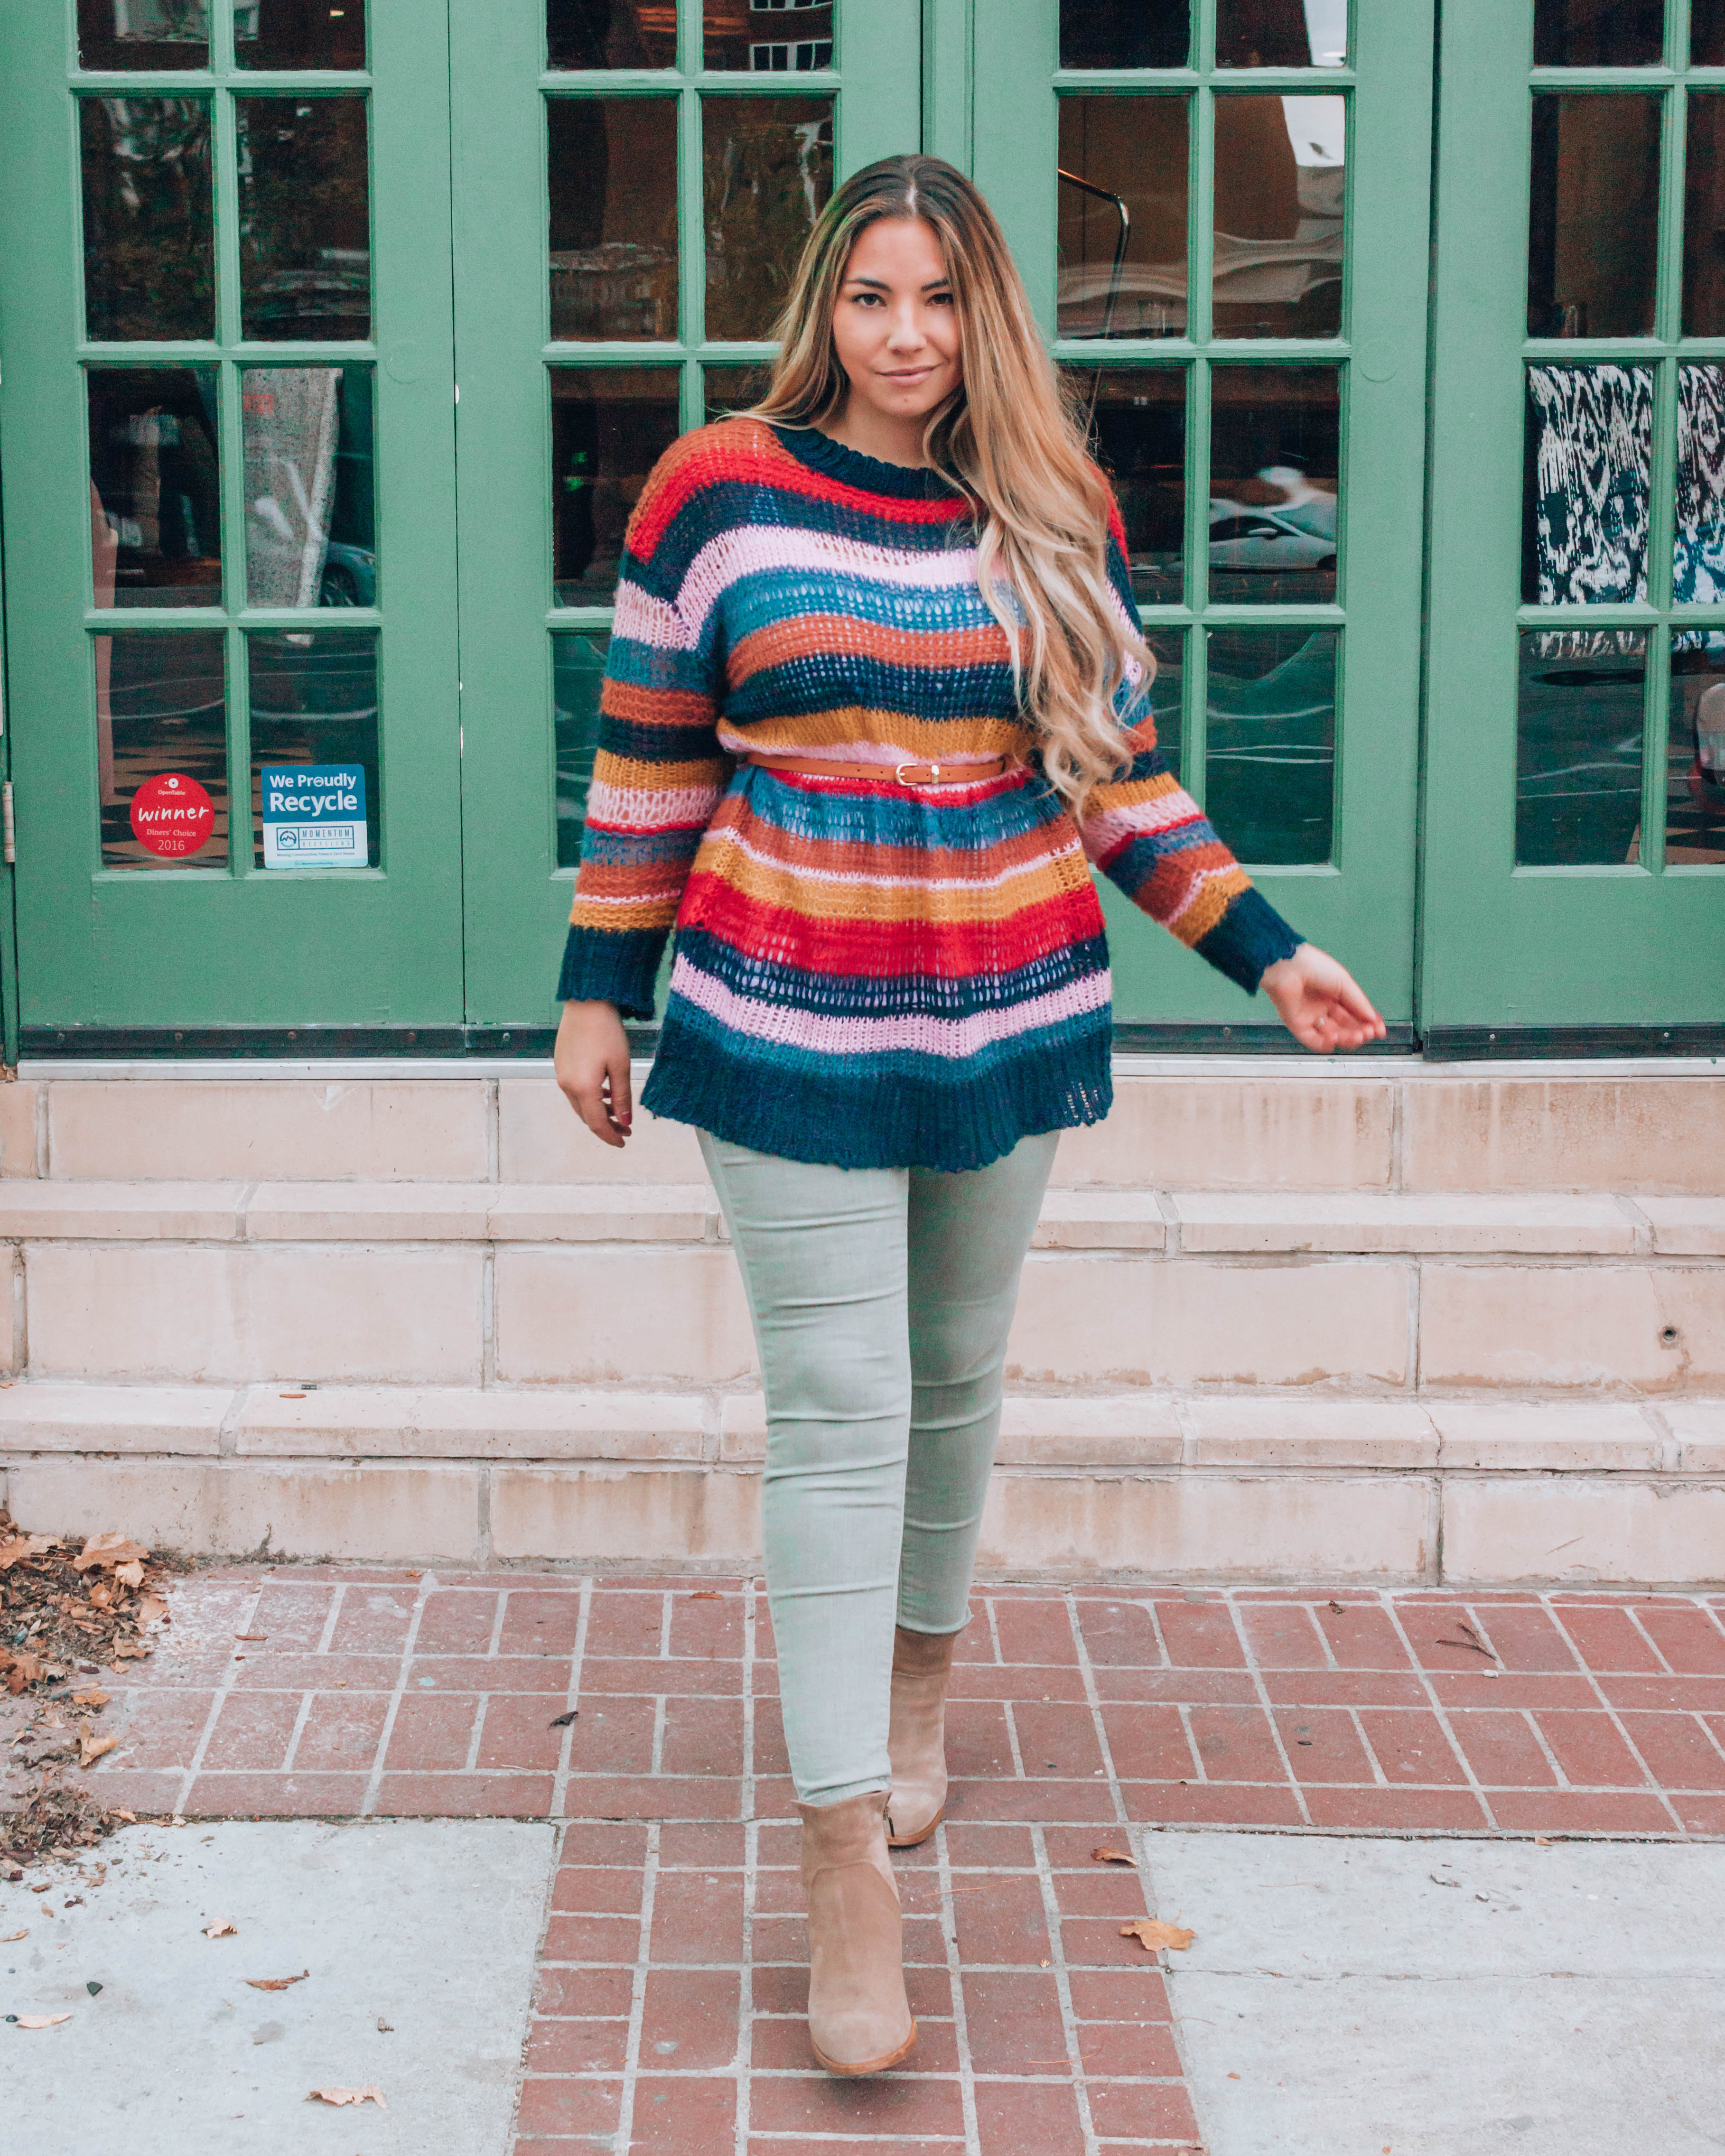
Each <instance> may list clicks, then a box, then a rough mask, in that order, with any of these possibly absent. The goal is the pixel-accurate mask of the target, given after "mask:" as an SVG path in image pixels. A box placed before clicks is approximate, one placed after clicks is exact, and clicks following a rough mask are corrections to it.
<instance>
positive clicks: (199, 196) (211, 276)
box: [78, 97, 216, 343]
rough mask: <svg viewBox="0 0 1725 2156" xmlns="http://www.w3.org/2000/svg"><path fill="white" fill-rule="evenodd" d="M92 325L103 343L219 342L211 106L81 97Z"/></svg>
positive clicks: (88, 325) (194, 101)
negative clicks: (179, 339)
mask: <svg viewBox="0 0 1725 2156" xmlns="http://www.w3.org/2000/svg"><path fill="white" fill-rule="evenodd" d="M78 120H79V136H80V151H81V161H82V165H83V176H84V320H85V329H86V331H87V333H88V335H89V336H90V337H91V338H93V339H94V340H95V341H96V342H98V343H101V342H104V341H107V340H110V339H112V340H114V341H116V342H117V341H121V340H122V339H131V338H136V337H152V338H167V337H213V336H214V335H215V331H216V275H215V225H214V220H213V206H212V202H211V196H210V141H209V100H208V98H203V97H85V98H81V99H80V100H79V108H78Z"/></svg>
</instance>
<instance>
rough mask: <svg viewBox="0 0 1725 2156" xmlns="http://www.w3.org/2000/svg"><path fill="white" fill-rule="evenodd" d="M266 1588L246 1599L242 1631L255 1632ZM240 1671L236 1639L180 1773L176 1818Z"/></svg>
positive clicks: (200, 1768)
mask: <svg viewBox="0 0 1725 2156" xmlns="http://www.w3.org/2000/svg"><path fill="white" fill-rule="evenodd" d="M264 1585H265V1582H264V1581H263V1580H261V1579H260V1580H259V1582H258V1584H257V1585H256V1586H255V1587H254V1589H252V1591H251V1593H250V1594H249V1595H247V1597H246V1599H245V1605H244V1607H245V1614H244V1616H242V1617H241V1619H240V1620H239V1629H240V1630H241V1631H242V1632H249V1631H250V1630H251V1629H252V1623H253V1620H254V1618H255V1617H256V1615H257V1614H258V1604H259V1603H260V1602H261V1601H262V1600H263V1599H264ZM238 1671H239V1655H236V1654H235V1653H234V1642H233V1640H228V1666H227V1667H226V1668H225V1669H224V1670H223V1672H222V1676H221V1679H220V1681H219V1682H218V1684H217V1686H216V1688H215V1690H214V1691H213V1693H212V1694H211V1695H210V1702H209V1712H208V1714H206V1715H205V1717H203V1730H202V1732H200V1734H199V1736H198V1742H197V1743H196V1745H195V1746H194V1747H193V1752H192V1757H191V1758H190V1760H189V1761H188V1762H187V1764H186V1766H185V1768H183V1770H182V1774H181V1778H180V1800H179V1802H178V1803H177V1804H176V1805H175V1806H174V1811H175V1814H176V1815H180V1814H182V1813H183V1812H184V1810H185V1809H186V1799H187V1798H188V1797H189V1796H190V1795H191V1794H192V1784H193V1782H195V1781H196V1780H197V1779H198V1776H199V1774H202V1773H203V1762H204V1757H205V1754H206V1753H208V1750H209V1744H210V1739H211V1738H212V1737H213V1736H214V1735H215V1733H216V1723H217V1721H218V1719H219V1717H220V1715H221V1712H222V1709H223V1707H225V1706H226V1705H227V1703H228V1694H229V1693H230V1692H231V1691H233V1689H234V1678H235V1676H236V1675H237V1674H238Z"/></svg>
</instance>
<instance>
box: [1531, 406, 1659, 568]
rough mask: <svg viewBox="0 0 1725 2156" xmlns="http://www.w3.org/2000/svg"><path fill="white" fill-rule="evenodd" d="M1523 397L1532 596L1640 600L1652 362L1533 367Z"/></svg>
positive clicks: (1644, 556)
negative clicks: (1529, 443)
mask: <svg viewBox="0 0 1725 2156" xmlns="http://www.w3.org/2000/svg"><path fill="white" fill-rule="evenodd" d="M1527 395H1528V398H1529V401H1530V403H1531V405H1532V410H1531V411H1530V413H1529V414H1528V420H1529V423H1530V425H1532V426H1534V427H1537V429H1538V441H1537V444H1536V445H1535V454H1534V460H1533V464H1534V474H1535V477H1534V495H1535V500H1534V519H1535V525H1536V530H1537V535H1538V572H1539V588H1538V603H1539V604H1540V605H1541V606H1563V605H1576V604H1582V605H1586V604H1592V605H1595V606H1601V605H1607V604H1609V603H1612V602H1614V601H1619V602H1620V601H1622V600H1625V599H1645V598H1646V596H1647V491H1648V483H1647V475H1648V465H1649V461H1650V459H1651V452H1652V443H1653V372H1652V370H1651V367H1529V368H1528V370H1527Z"/></svg>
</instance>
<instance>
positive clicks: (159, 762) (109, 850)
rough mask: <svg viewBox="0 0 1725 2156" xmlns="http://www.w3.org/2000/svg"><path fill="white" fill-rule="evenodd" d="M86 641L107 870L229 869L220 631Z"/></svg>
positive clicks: (131, 632)
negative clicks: (91, 649)
mask: <svg viewBox="0 0 1725 2156" xmlns="http://www.w3.org/2000/svg"><path fill="white" fill-rule="evenodd" d="M92 641H93V643H94V644H95V665H96V718H97V736H98V742H99V752H100V772H101V780H100V783H101V803H102V807H101V824H102V865H103V867H104V868H110V869H186V868H194V869H210V868H224V867H226V865H227V862H228V698H227V691H226V685H225V684H226V675H225V668H224V664H223V639H222V634H221V632H220V630H218V629H217V630H209V629H194V630H189V631H187V630H177V631H172V632H170V633H169V634H151V633H150V632H148V631H146V630H138V629H121V630H117V631H116V632H115V633H114V634H112V635H109V636H98V637H96V638H95V639H92ZM140 796H141V797H142V798H139V797H140ZM206 802H208V810H205V808H204V803H206Z"/></svg>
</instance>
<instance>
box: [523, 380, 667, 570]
mask: <svg viewBox="0 0 1725 2156" xmlns="http://www.w3.org/2000/svg"><path fill="white" fill-rule="evenodd" d="M678 383H679V377H678V372H677V369H676V368H675V367H552V370H551V400H552V401H551V442H552V448H551V454H552V502H553V504H554V505H555V506H554V512H553V530H554V539H553V546H554V552H555V558H554V562H553V566H552V574H553V576H554V577H555V578H556V582H557V604H558V605H559V606H609V605H610V603H611V600H612V597H613V594H614V592H615V590H616V588H617V572H618V568H619V564H620V562H621V561H622V558H623V535H624V530H625V528H626V527H627V526H628V523H629V511H631V510H632V509H633V508H634V506H635V501H636V499H637V497H638V496H639V494H640V491H641V489H642V488H643V486H644V485H646V481H647V475H648V473H649V471H651V470H652V469H653V467H654V465H655V463H657V461H658V460H659V459H660V457H661V456H663V455H664V454H665V451H666V450H667V449H669V448H670V445H671V444H672V443H673V442H674V441H675V439H676V438H677V435H678V434H679V432H680V421H679V418H678Z"/></svg>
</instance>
